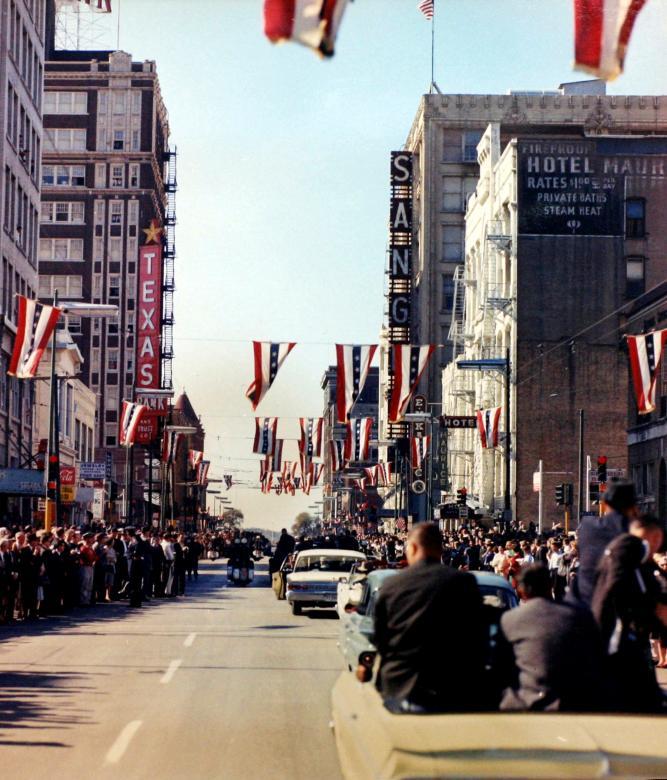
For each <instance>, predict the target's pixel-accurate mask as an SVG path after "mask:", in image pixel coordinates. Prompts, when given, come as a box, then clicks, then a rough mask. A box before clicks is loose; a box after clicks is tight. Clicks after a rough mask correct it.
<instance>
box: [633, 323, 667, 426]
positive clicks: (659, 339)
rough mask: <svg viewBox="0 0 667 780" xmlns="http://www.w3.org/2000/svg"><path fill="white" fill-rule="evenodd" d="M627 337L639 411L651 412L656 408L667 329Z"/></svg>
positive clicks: (641, 412) (643, 412)
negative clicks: (656, 395) (657, 387)
mask: <svg viewBox="0 0 667 780" xmlns="http://www.w3.org/2000/svg"><path fill="white" fill-rule="evenodd" d="M626 338H627V340H628V353H629V355H630V369H631V372H632V384H633V386H634V389H635V397H636V399H637V411H638V412H639V414H650V413H651V412H652V411H654V410H655V393H656V385H657V379H658V374H659V373H660V365H661V362H662V353H663V350H664V347H665V342H667V329H665V330H655V331H652V332H651V333H646V334H644V335H641V336H627V337H626Z"/></svg>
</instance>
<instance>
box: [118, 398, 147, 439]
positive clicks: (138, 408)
mask: <svg viewBox="0 0 667 780" xmlns="http://www.w3.org/2000/svg"><path fill="white" fill-rule="evenodd" d="M147 408H148V407H147V406H144V404H135V403H132V402H131V401H123V408H122V410H121V413H120V430H119V434H118V443H119V444H120V446H121V447H131V446H132V445H133V444H134V439H135V436H136V435H137V428H138V427H139V423H140V422H141V418H142V417H143V416H144V412H145V411H146V409H147Z"/></svg>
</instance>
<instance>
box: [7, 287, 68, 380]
mask: <svg viewBox="0 0 667 780" xmlns="http://www.w3.org/2000/svg"><path fill="white" fill-rule="evenodd" d="M16 297H17V298H18V320H17V326H16V339H15V340H14V351H13V352H12V359H11V360H10V361H9V368H8V370H7V373H8V374H9V375H10V376H15V377H16V378H17V379H32V378H33V377H34V376H35V374H36V373H37V369H38V368H39V361H40V360H41V359H42V355H43V354H44V350H45V349H46V347H47V345H48V343H49V339H50V338H51V335H52V334H53V330H54V328H55V327H56V325H57V324H58V317H60V314H61V312H62V309H58V308H56V307H55V306H46V305H44V304H41V303H38V302H37V301H34V300H32V299H31V298H26V297H25V295H17V296H16Z"/></svg>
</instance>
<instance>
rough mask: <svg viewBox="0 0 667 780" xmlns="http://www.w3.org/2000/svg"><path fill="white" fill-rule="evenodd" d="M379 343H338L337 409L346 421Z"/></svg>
mask: <svg viewBox="0 0 667 780" xmlns="http://www.w3.org/2000/svg"><path fill="white" fill-rule="evenodd" d="M376 349H377V344H358V345H354V344H336V409H337V411H338V422H340V423H346V422H347V420H348V417H349V415H350V411H351V410H352V407H353V406H354V404H355V402H356V400H357V398H358V397H359V396H360V395H361V393H362V391H363V389H364V385H365V384H366V378H367V377H368V371H369V369H370V366H371V362H372V361H373V355H375V350H376Z"/></svg>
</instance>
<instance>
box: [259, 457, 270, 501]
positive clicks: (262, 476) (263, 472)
mask: <svg viewBox="0 0 667 780" xmlns="http://www.w3.org/2000/svg"><path fill="white" fill-rule="evenodd" d="M268 460H269V459H268V458H266V459H265V460H263V461H262V462H261V463H260V464H259V481H260V484H261V486H262V493H270V492H271V485H272V484H273V474H272V473H271V469H270V464H269V463H268V462H267V461H268Z"/></svg>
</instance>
